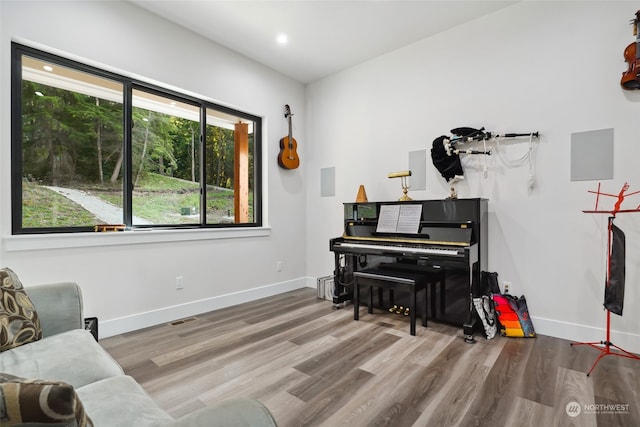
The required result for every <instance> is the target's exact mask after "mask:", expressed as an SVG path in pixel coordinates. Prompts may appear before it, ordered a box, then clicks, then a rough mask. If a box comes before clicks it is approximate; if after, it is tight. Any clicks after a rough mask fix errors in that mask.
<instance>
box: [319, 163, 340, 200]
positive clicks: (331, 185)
mask: <svg viewBox="0 0 640 427" xmlns="http://www.w3.org/2000/svg"><path fill="white" fill-rule="evenodd" d="M335 195H336V168H335V167H333V168H322V169H320V197H333V196H335Z"/></svg>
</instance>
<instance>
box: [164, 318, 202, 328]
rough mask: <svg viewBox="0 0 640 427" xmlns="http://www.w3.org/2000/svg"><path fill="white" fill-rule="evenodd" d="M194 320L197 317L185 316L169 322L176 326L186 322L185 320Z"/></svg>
mask: <svg viewBox="0 0 640 427" xmlns="http://www.w3.org/2000/svg"><path fill="white" fill-rule="evenodd" d="M194 320H198V318H197V317H187V318H186V319H180V320H176V321H174V322H171V323H169V325H170V326H178V325H182V324H183V323H187V322H193V321H194Z"/></svg>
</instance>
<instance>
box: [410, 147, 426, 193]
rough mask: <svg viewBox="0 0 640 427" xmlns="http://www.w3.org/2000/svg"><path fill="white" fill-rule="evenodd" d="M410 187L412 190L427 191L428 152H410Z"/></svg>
mask: <svg viewBox="0 0 640 427" xmlns="http://www.w3.org/2000/svg"><path fill="white" fill-rule="evenodd" d="M409 170H410V171H411V178H409V185H410V186H411V189H412V190H426V189H427V150H418V151H409Z"/></svg>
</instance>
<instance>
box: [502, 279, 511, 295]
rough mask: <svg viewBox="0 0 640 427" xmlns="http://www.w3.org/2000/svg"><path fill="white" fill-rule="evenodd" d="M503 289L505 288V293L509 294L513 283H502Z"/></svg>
mask: <svg viewBox="0 0 640 427" xmlns="http://www.w3.org/2000/svg"><path fill="white" fill-rule="evenodd" d="M502 287H503V288H504V293H505V294H508V293H509V288H510V287H511V282H502Z"/></svg>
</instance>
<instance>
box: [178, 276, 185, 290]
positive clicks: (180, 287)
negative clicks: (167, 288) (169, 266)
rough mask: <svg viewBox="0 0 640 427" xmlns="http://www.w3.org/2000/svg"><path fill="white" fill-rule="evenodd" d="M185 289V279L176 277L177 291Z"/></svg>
mask: <svg viewBox="0 0 640 427" xmlns="http://www.w3.org/2000/svg"><path fill="white" fill-rule="evenodd" d="M183 288H184V277H182V276H177V277H176V290H180V289H183Z"/></svg>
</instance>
